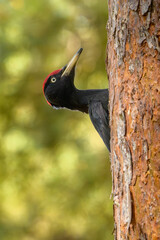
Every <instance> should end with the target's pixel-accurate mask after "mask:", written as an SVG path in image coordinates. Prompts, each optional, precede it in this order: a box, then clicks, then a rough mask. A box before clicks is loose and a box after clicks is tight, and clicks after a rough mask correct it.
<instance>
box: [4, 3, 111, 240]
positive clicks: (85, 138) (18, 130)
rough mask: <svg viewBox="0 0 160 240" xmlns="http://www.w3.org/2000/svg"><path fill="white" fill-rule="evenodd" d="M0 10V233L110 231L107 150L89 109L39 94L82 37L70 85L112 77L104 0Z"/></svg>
mask: <svg viewBox="0 0 160 240" xmlns="http://www.w3.org/2000/svg"><path fill="white" fill-rule="evenodd" d="M0 19H1V23H0V24H1V27H0V141H1V144H0V169H1V170H0V186H1V190H0V239H2V240H18V239H21V240H53V239H54V240H66V239H68V240H72V239H73V240H74V239H78V240H81V239H83V240H91V239H92V240H97V239H101V240H103V239H105V240H110V239H113V238H112V230H113V222H112V201H111V200H110V199H109V196H110V193H111V175H110V164H109V159H108V152H107V150H106V148H105V146H104V144H103V143H102V140H101V139H100V137H99V136H98V134H97V133H96V131H95V130H94V128H93V126H92V124H91V122H90V120H89V117H88V116H87V115H86V114H82V113H79V112H71V111H67V110H59V111H56V110H53V109H52V108H51V107H50V106H49V105H47V103H46V101H45V99H44V96H43V94H42V83H43V80H44V79H45V77H46V75H48V73H50V72H51V71H53V70H56V69H58V68H61V67H62V66H63V65H65V64H66V63H67V61H68V60H69V59H70V58H71V57H72V55H73V54H74V53H75V51H77V50H78V48H79V47H81V46H82V47H83V48H84V52H83V54H82V56H81V58H80V61H79V64H78V68H77V71H76V80H75V84H76V86H77V87H78V88H81V89H86V88H106V87H107V86H108V82H107V76H106V71H105V48H106V41H107V40H106V39H107V36H106V30H105V27H106V21H107V2H106V1H105V0H103V1H98V0H87V1H85V0H79V1H75V0H47V1H42V0H10V1H9V0H0Z"/></svg>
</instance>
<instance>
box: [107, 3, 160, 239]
mask: <svg viewBox="0 0 160 240" xmlns="http://www.w3.org/2000/svg"><path fill="white" fill-rule="evenodd" d="M108 7H109V21H108V49H107V54H108V57H107V71H108V77H109V84H110V87H109V90H110V125H111V168H112V176H113V199H114V220H115V230H114V234H115V239H117V240H119V239H132V240H138V239H144V240H151V239H154V240H156V239H160V0H141V1H138V0H120V1H118V0H109V3H108Z"/></svg>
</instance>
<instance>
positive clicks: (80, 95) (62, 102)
mask: <svg viewBox="0 0 160 240" xmlns="http://www.w3.org/2000/svg"><path fill="white" fill-rule="evenodd" d="M82 50H83V49H82V48H80V49H79V50H78V52H77V53H76V54H75V55H74V56H73V58H72V59H71V60H70V61H69V63H68V64H67V65H65V66H64V67H63V68H62V69H59V70H56V71H54V72H52V73H50V74H49V75H48V76H47V77H46V79H45V81H44V83H43V93H44V95H45V98H46V100H47V103H48V104H49V105H50V106H52V107H53V108H56V109H59V108H68V109H70V110H79V111H81V112H84V113H88V114H89V116H90V119H91V121H92V123H93V125H94V127H95V129H96V130H97V132H98V133H99V135H100V136H101V138H102V139H103V141H104V143H105V145H106V146H107V148H108V150H109V151H110V128H109V111H108V101H109V91H108V89H92V90H79V89H77V88H76V87H75V86H74V75H75V67H76V64H77V61H78V59H79V56H80V54H81V53H82Z"/></svg>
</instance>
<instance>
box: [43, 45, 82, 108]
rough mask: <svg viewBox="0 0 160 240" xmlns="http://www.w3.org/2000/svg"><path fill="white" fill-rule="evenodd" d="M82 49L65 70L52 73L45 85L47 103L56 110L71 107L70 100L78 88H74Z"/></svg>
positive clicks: (44, 91)
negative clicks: (76, 68)
mask: <svg viewBox="0 0 160 240" xmlns="http://www.w3.org/2000/svg"><path fill="white" fill-rule="evenodd" d="M82 50H83V49H82V48H80V49H79V50H78V51H77V52H76V54H75V55H74V56H73V57H72V59H71V60H70V61H69V63H68V64H67V65H65V66H64V67H63V68H61V69H59V70H56V71H54V72H52V73H50V74H49V75H48V76H47V77H46V79H45V80H44V83H43V93H44V95H45V98H46V100H47V103H48V104H49V105H51V106H52V107H54V108H63V107H66V108H67V107H68V105H70V101H71V100H70V98H71V96H72V95H73V94H74V92H75V90H76V88H75V86H74V75H75V67H76V64H77V61H78V59H79V57H80V54H81V52H82Z"/></svg>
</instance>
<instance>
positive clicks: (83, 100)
mask: <svg viewBox="0 0 160 240" xmlns="http://www.w3.org/2000/svg"><path fill="white" fill-rule="evenodd" d="M92 101H100V102H102V103H104V104H106V105H107V104H108V89H91V90H79V89H75V91H74V93H73V94H72V96H71V102H70V106H71V109H75V110H79V111H81V112H85V113H88V107H89V104H90V103H91V102H92Z"/></svg>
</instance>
